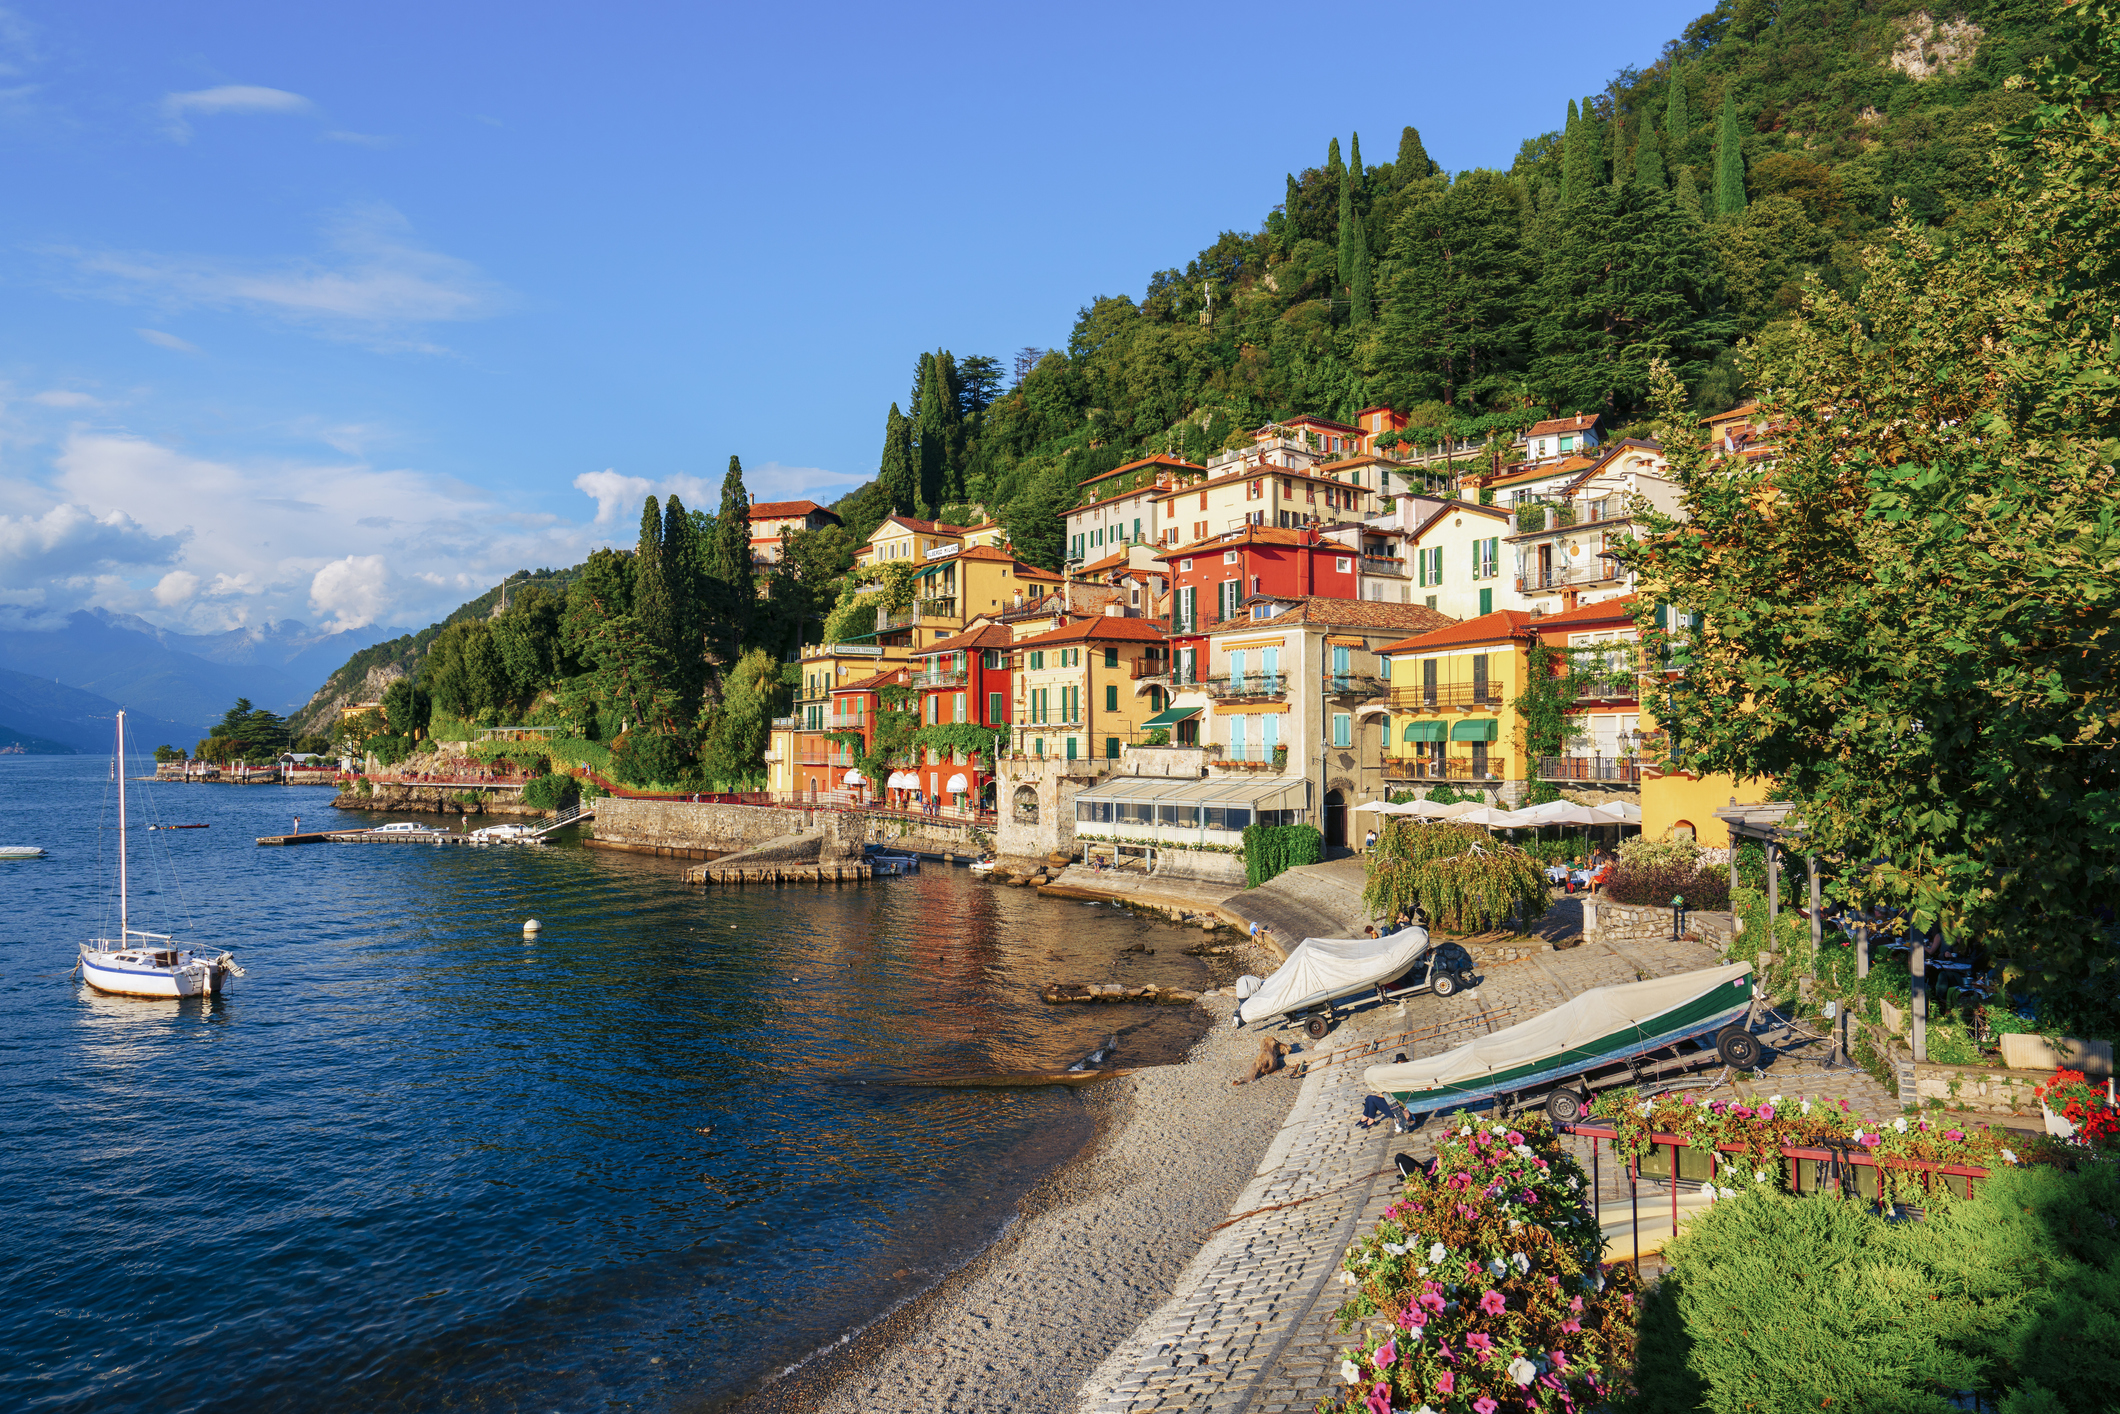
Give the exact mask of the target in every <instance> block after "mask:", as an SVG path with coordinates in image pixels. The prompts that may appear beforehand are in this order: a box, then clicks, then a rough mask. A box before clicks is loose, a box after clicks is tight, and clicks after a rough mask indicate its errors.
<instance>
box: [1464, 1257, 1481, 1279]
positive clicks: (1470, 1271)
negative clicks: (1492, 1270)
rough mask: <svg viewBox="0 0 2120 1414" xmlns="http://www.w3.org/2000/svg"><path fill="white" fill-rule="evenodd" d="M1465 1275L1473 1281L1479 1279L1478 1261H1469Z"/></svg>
mask: <svg viewBox="0 0 2120 1414" xmlns="http://www.w3.org/2000/svg"><path fill="white" fill-rule="evenodd" d="M1465 1275H1466V1276H1467V1277H1469V1278H1470V1279H1472V1280H1473V1281H1478V1280H1479V1277H1480V1264H1479V1263H1478V1262H1467V1263H1466V1264H1465Z"/></svg>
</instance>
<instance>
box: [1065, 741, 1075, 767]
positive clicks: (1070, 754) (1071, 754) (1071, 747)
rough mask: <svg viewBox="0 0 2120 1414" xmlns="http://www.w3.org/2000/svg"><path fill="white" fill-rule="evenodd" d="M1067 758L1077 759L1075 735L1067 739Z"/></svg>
mask: <svg viewBox="0 0 2120 1414" xmlns="http://www.w3.org/2000/svg"><path fill="white" fill-rule="evenodd" d="M1067 759H1068V760H1070V761H1072V760H1074V759H1075V739H1074V738H1073V737H1069V738H1068V739H1067Z"/></svg>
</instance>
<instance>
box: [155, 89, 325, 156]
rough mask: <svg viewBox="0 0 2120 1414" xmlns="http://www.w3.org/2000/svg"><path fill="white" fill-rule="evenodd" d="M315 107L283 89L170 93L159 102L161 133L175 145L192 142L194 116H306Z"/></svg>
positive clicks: (208, 90) (203, 90)
mask: <svg viewBox="0 0 2120 1414" xmlns="http://www.w3.org/2000/svg"><path fill="white" fill-rule="evenodd" d="M315 111H316V105H315V104H314V103H311V102H310V101H309V100H308V99H306V98H304V97H302V95H301V94H299V93H289V92H288V91H287V90H286V89H284V88H260V87H258V86H257V85H255V84H246V83H227V84H222V85H220V86H219V87H216V88H202V89H198V90H196V91H194V92H191V93H172V94H170V95H169V96H168V97H166V98H164V99H163V100H162V118H163V131H164V132H166V133H167V134H169V136H170V137H172V138H174V139H176V140H177V141H178V142H189V141H191V122H190V119H191V117H192V115H193V114H206V115H211V114H218V113H295V114H309V113H314V112H315Z"/></svg>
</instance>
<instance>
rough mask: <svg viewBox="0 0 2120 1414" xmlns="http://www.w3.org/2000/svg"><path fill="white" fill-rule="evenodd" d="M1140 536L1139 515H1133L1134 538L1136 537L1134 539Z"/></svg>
mask: <svg viewBox="0 0 2120 1414" xmlns="http://www.w3.org/2000/svg"><path fill="white" fill-rule="evenodd" d="M1140 538H1141V517H1139V516H1135V517H1134V539H1136V540H1139V539H1140Z"/></svg>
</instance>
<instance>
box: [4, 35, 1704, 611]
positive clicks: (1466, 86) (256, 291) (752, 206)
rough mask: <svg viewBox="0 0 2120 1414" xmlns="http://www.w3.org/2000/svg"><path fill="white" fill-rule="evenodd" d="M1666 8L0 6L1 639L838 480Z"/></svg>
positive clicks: (811, 491) (314, 606) (431, 567)
mask: <svg viewBox="0 0 2120 1414" xmlns="http://www.w3.org/2000/svg"><path fill="white" fill-rule="evenodd" d="M1703 8H1704V5H1703V4H1702V0H1689V3H1681V4H1655V3H1648V4H1635V5H1631V6H1624V7H1590V8H1586V7H1582V6H1578V5H1558V4H1527V5H1519V6H1514V7H1469V6H1459V5H1396V6H1360V5H1348V6H1340V7H1331V8H1326V7H1320V8H1318V9H1315V10H1311V9H1299V8H1291V7H1286V6H1249V5H1241V4H1236V5H1231V4H1223V5H1214V6H1194V7H1176V6H1157V5H1153V4H1127V5H1104V4H1091V5H1079V4H1078V5H1071V6H1066V7H1058V6H1054V7H1039V8H1035V9H1022V8H999V7H996V8H975V7H970V6H928V7H919V8H907V7H886V6H858V7H857V6H843V7H814V6H790V5H766V6H751V7H741V8H738V7H717V6H670V5H658V6H650V5H603V6H583V5H568V6H561V5H549V4H534V3H532V4H524V3H513V4H507V5H500V4H463V3H457V4H442V5H436V4H434V3H432V0H429V3H426V4H419V5H412V4H396V3H375V2H374V0H371V3H367V4H363V5H359V6H337V7H330V9H329V11H328V12H327V11H326V9H325V7H316V6H287V5H278V4H275V5H267V4H213V3H205V4H197V5H183V6H172V5H167V4H155V5H149V4H144V3H126V4H97V3H93V2H92V0H90V2H89V3H80V2H78V0H77V3H73V4H65V5H61V4H25V5H17V6H15V7H14V8H12V9H11V10H8V11H6V12H4V16H0V154H4V160H5V164H6V170H7V172H8V174H9V177H10V181H9V182H8V187H9V194H8V199H7V200H6V201H5V202H0V304H4V317H0V458H4V463H0V615H5V616H8V617H10V619H11V621H13V622H16V623H35V622H47V623H48V622H52V621H53V616H54V615H55V614H56V613H58V612H60V611H64V610H70V609H73V608H78V607H81V606H83V605H99V606H103V607H107V608H111V609H114V610H119V611H124V612H134V613H139V614H141V615H143V616H144V617H147V618H149V619H151V620H154V621H156V622H159V623H162V624H165V625H168V626H170V627H176V628H184V629H188V630H194V631H202V630H208V629H217V628H224V627H230V626H234V625H236V624H241V623H249V624H257V623H262V622H267V621H271V620H277V619H282V618H290V617H291V618H299V619H303V620H305V621H308V622H310V623H325V624H331V625H335V626H340V627H349V628H356V627H357V628H364V629H366V630H368V631H370V632H377V631H379V630H380V629H382V628H384V627H387V626H399V625H403V626H416V625H420V624H425V623H427V622H429V621H431V620H432V619H433V618H435V617H437V616H439V614H441V613H443V612H446V611H447V610H448V609H449V608H451V607H453V606H454V605H455V604H457V603H459V602H461V601H462V600H463V599H464V598H466V597H468V595H469V594H471V593H476V592H478V590H479V589H481V588H483V587H485V586H488V585H491V584H492V583H494V582H496V581H497V579H498V578H499V576H500V575H501V574H502V573H504V572H505V571H507V570H510V569H514V568H517V567H520V566H524V565H534V564H562V563H572V562H573V561H575V560H577V559H579V558H580V557H581V555H582V554H583V553H585V552H586V551H587V550H588V549H590V548H592V547H593V546H595V545H597V544H599V543H604V542H606V541H616V542H620V543H623V542H625V541H627V540H629V539H630V538H631V536H632V533H633V524H634V521H635V518H636V516H637V508H638V506H639V502H640V497H641V495H642V494H644V493H645V492H646V491H648V490H650V489H653V490H656V491H667V490H672V489H674V490H676V491H678V492H679V493H680V494H681V495H684V496H685V497H686V499H687V502H688V503H692V502H694V501H695V500H697V501H698V502H701V503H704V504H707V505H710V506H711V505H712V504H713V503H714V498H715V496H716V495H717V494H718V492H717V488H718V486H719V483H720V478H721V474H722V470H723V469H724V468H725V466H726V464H727V460H728V457H729V455H730V454H731V453H735V454H737V455H740V456H741V457H742V458H743V461H744V466H745V468H746V472H747V478H748V481H749V484H750V486H751V488H752V489H753V490H755V491H757V492H759V493H760V494H761V496H764V497H768V498H777V497H793V496H804V495H807V496H811V497H814V498H815V499H817V500H820V501H827V500H830V499H832V498H833V497H835V496H837V495H839V494H840V493H841V492H843V491H844V490H846V489H849V488H851V487H852V486H854V485H857V484H859V483H860V482H861V481H862V480H865V479H867V477H868V476H870V475H871V474H872V473H873V471H874V469H875V461H876V453H877V449H878V447H879V445H880V442H881V430H882V419H883V413H884V410H885V408H886V407H887V406H888V405H889V404H890V402H891V401H892V400H893V399H901V400H902V399H903V398H904V397H905V395H906V390H907V387H908V385H909V384H910V382H911V376H912V368H913V360H914V357H915V355H916V353H917V351H918V350H920V349H922V348H934V347H948V348H950V349H953V350H954V351H956V352H957V353H958V354H959V355H960V356H962V355H966V354H973V353H987V354H992V355H994V356H996V357H998V358H1002V359H1003V360H1004V362H1005V361H1006V359H1007V357H1008V355H1009V354H1010V353H1011V352H1012V351H1013V350H1015V349H1016V348H1018V347H1021V346H1023V345H1025V344H1038V345H1050V344H1054V343H1058V342H1060V341H1062V340H1064V339H1065V337H1066V334H1067V330H1068V327H1069V325H1070V323H1071V322H1072V320H1073V317H1074V313H1075V310H1076V309H1077V307H1078V306H1080V305H1081V304H1083V303H1085V302H1086V301H1087V300H1088V299H1090V298H1091V297H1093V296H1095V295H1099V294H1121V293H1124V294H1131V295H1134V296H1136V297H1138V296H1139V295H1140V292H1141V290H1142V288H1143V286H1144V284H1145V282H1146V279H1147V276H1148V275H1149V273H1150V272H1151V271H1153V270H1156V269H1159V268H1163V267H1166V266H1172V265H1181V266H1182V265H1183V263H1184V262H1185V261H1186V260H1187V259H1188V258H1189V257H1190V256H1192V255H1193V254H1194V253H1195V252H1197V251H1198V250H1199V249H1200V248H1201V247H1202V246H1203V245H1206V244H1208V243H1209V242H1210V241H1212V239H1213V238H1214V236H1215V234H1216V233H1217V232H1218V231H1221V230H1224V229H1240V230H1248V229H1253V228H1255V227H1256V226H1257V225H1258V223H1259V221H1260V220H1261V219H1262V218H1263V217H1264V215H1265V213H1266V211H1267V210H1268V209H1269V208H1270V207H1271V206H1272V204H1273V203H1274V202H1276V201H1277V200H1278V199H1279V197H1280V192H1281V186H1282V174H1283V173H1284V172H1287V171H1290V170H1300V169H1301V168H1302V167H1304V166H1308V165H1315V164H1316V163H1317V162H1319V161H1320V160H1321V159H1322V157H1323V153H1324V148H1325V144H1326V141H1327V139H1328V138H1330V137H1331V136H1333V135H1334V134H1338V135H1340V136H1341V137H1342V139H1343V140H1344V138H1345V136H1346V135H1347V134H1348V133H1349V132H1350V131H1359V132H1360V133H1361V134H1362V136H1363V138H1364V139H1365V150H1364V155H1365V157H1368V158H1370V159H1371V160H1387V159H1389V158H1390V157H1391V155H1392V154H1393V152H1394V150H1395V148H1396V146H1397V141H1398V134H1399V130H1400V128H1401V127H1403V126H1404V125H1405V124H1407V123H1412V124H1414V125H1415V126H1417V127H1418V128H1419V129H1420V130H1421V133H1422V135H1423V138H1424V140H1425V141H1426V143H1427V146H1428V149H1429V152H1430V153H1431V155H1433V156H1434V157H1435V158H1436V160H1437V161H1439V162H1441V163H1442V164H1443V165H1444V166H1445V167H1448V168H1452V169H1462V168H1466V167H1474V166H1485V165H1506V164H1507V163H1508V162H1509V160H1510V159H1511V157H1512V156H1513V155H1514V154H1515V152H1516V149H1517V147H1518V145H1519V143H1520V142H1522V140H1523V139H1524V138H1526V137H1528V136H1533V135H1535V134H1537V133H1539V132H1541V131H1544V130H1546V129H1549V128H1555V127H1558V126H1559V125H1560V121H1561V119H1562V117H1563V116H1564V111H1565V107H1566V103H1567V100H1568V98H1569V97H1570V96H1571V95H1580V94H1583V93H1586V92H1591V91H1594V90H1596V89H1598V88H1600V87H1601V86H1602V85H1603V84H1604V83H1605V82H1606V81H1607V80H1608V79H1609V78H1610V77H1611V75H1612V74H1613V72H1614V71H1615V70H1617V69H1618V68H1620V67H1621V66H1623V65H1626V64H1636V65H1646V64H1648V63H1650V62H1651V61H1653V60H1654V59H1655V57H1656V55H1657V53H1658V52H1659V50H1660V49H1661V47H1662V45H1663V43H1664V41H1666V40H1667V39H1670V38H1673V37H1675V36H1676V35H1677V34H1678V33H1679V32H1680V31H1681V30H1682V29H1683V27H1684V26H1685V24H1686V23H1687V22H1688V21H1689V20H1690V19H1692V18H1693V17H1694V16H1695V15H1696V14H1698V13H1699V12H1700V11H1701V9H1703Z"/></svg>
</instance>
